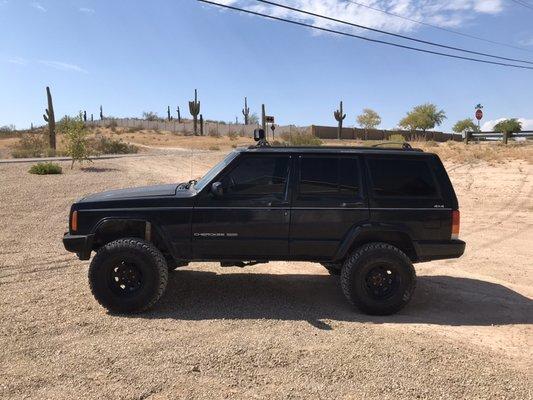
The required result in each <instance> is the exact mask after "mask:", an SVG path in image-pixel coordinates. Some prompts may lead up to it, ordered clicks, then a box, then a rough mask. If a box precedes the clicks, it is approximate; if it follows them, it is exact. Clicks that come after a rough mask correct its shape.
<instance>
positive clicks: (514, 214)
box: [0, 152, 533, 399]
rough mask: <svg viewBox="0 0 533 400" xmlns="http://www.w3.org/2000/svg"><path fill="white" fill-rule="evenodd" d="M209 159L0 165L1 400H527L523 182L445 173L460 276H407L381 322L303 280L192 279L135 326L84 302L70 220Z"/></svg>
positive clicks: (295, 272)
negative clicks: (113, 194)
mask: <svg viewBox="0 0 533 400" xmlns="http://www.w3.org/2000/svg"><path fill="white" fill-rule="evenodd" d="M222 156H223V153H221V152H196V153H193V154H185V155H183V154H181V155H168V154H162V155H147V156H141V157H138V158H127V159H118V160H101V161H96V162H95V163H94V165H92V166H91V167H90V168H89V169H88V170H86V171H82V170H80V169H79V168H77V169H74V170H72V171H71V170H69V169H68V162H65V163H64V164H63V165H64V167H65V170H64V171H65V173H64V174H63V175H59V176H44V177H39V176H34V175H30V174H28V173H27V169H28V165H22V164H17V165H0V347H1V349H2V352H1V353H0V398H6V399H7V398H13V399H21V398H35V399H48V398H54V399H55V398H59V399H75V398H84V399H85V398H94V399H103V398H113V399H117V398H118V399H147V398H150V399H171V398H191V399H192V398H205V399H214V398H232V399H234V398H269V399H276V398H280V399H281V398H324V399H330V398H331V399H339V398H365V399H411V398H449V399H457V398H486V399H489V398H510V399H527V398H531V396H532V392H531V387H533V382H532V377H533V376H532V375H533V374H532V371H531V365H533V353H532V349H533V325H532V324H533V301H532V298H533V271H532V268H533V247H532V246H531V244H532V243H533V197H532V190H533V182H532V172H533V167H532V166H531V165H530V164H528V163H526V162H523V161H513V162H510V163H506V164H504V165H502V166H489V165H487V164H485V163H478V164H474V165H459V164H457V165H453V164H449V165H447V167H448V169H449V171H450V175H451V178H452V181H453V183H454V186H455V188H456V191H457V192H458V197H459V201H460V204H461V211H462V234H461V236H462V238H464V239H465V240H466V241H467V243H468V245H467V251H466V254H465V256H464V257H463V258H461V259H458V260H449V261H439V262H433V263H425V264H417V265H416V269H417V274H418V276H419V280H418V287H417V291H416V293H415V296H414V299H413V302H412V303H411V304H410V305H409V306H408V307H407V308H406V309H405V310H403V311H402V312H401V313H400V314H398V315H395V316H392V317H380V318H378V317H368V316H365V315H362V314H360V313H358V312H356V311H354V310H352V309H350V308H349V307H348V305H347V304H346V302H345V301H344V299H343V297H342V294H341V292H340V288H339V282H338V280H337V279H336V278H334V277H330V276H329V275H327V274H326V273H325V270H324V269H323V268H322V267H320V266H319V265H315V264H311V263H284V262H276V263H270V264H268V265H260V266H255V267H250V268H247V269H238V268H224V269H222V268H219V267H218V266H217V265H216V264H210V263H203V264H200V263H198V264H192V265H191V266H190V267H187V268H184V269H181V270H178V271H176V272H173V273H172V274H171V276H170V281H169V287H168V289H167V292H166V295H165V296H164V297H163V299H162V301H161V302H160V303H159V304H158V305H157V306H156V307H155V308H154V309H153V310H151V311H150V312H148V313H145V314H141V315H137V316H134V317H117V316H110V315H108V314H106V312H105V311H104V310H103V309H102V308H100V307H99V306H98V304H97V303H96V302H95V301H94V300H93V298H92V296H91V294H90V291H89V288H88V284H87V277H86V274H87V265H88V264H87V263H86V262H81V261H78V260H77V259H76V258H75V257H74V256H73V255H72V254H70V253H67V252H66V251H65V250H64V249H63V247H62V244H61V240H60V239H61V236H62V234H63V232H64V231H65V230H66V229H67V213H68V209H69V206H70V204H71V203H72V202H73V201H75V200H76V199H78V198H80V197H82V196H83V195H85V194H88V193H91V192H96V191H101V190H105V189H109V188H119V187H128V186H137V185H144V184H152V183H162V182H175V181H184V180H188V179H190V177H191V160H192V161H193V166H192V171H193V176H198V175H201V174H202V173H203V172H204V171H205V170H207V169H208V168H209V167H210V166H211V165H213V164H214V163H215V162H216V161H217V160H218V159H220V158H221V157H222Z"/></svg>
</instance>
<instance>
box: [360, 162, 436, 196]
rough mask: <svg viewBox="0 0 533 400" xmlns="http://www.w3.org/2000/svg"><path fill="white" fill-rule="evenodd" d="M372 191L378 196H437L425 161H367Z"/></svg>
mask: <svg viewBox="0 0 533 400" xmlns="http://www.w3.org/2000/svg"><path fill="white" fill-rule="evenodd" d="M368 166H369V169H370V175H371V177H372V184H373V191H374V194H376V195H378V196H391V197H397V196H409V197H431V196H435V195H436V194H437V189H436V186H435V180H434V178H433V174H432V173H431V170H430V168H429V165H428V163H427V162H426V161H425V160H409V159H384V158H381V159H378V158H371V159H369V160H368Z"/></svg>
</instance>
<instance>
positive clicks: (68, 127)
mask: <svg viewBox="0 0 533 400" xmlns="http://www.w3.org/2000/svg"><path fill="white" fill-rule="evenodd" d="M58 132H59V133H61V134H62V135H63V136H64V137H65V142H66V147H67V149H66V150H67V154H68V155H69V156H70V157H71V158H72V164H70V169H72V168H73V167H74V162H76V161H77V162H79V163H82V162H83V161H91V160H90V159H89V155H90V150H89V146H88V140H87V135H88V133H89V132H88V131H87V128H86V127H85V124H84V123H83V114H82V113H81V112H80V113H79V114H78V115H77V116H76V117H69V116H66V117H63V118H62V119H61V121H59V126H58Z"/></svg>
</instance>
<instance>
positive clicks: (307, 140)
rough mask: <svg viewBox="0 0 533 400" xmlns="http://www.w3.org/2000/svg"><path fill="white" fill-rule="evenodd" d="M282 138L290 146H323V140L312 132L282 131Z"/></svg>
mask: <svg viewBox="0 0 533 400" xmlns="http://www.w3.org/2000/svg"><path fill="white" fill-rule="evenodd" d="M281 138H282V139H283V140H284V141H285V144H287V145H289V146H321V145H322V140H320V139H319V138H317V137H316V136H313V135H311V134H306V133H304V134H293V135H289V134H288V133H282V134H281Z"/></svg>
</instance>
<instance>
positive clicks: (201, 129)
mask: <svg viewBox="0 0 533 400" xmlns="http://www.w3.org/2000/svg"><path fill="white" fill-rule="evenodd" d="M200 135H201V136H204V116H203V115H202V114H200Z"/></svg>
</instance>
